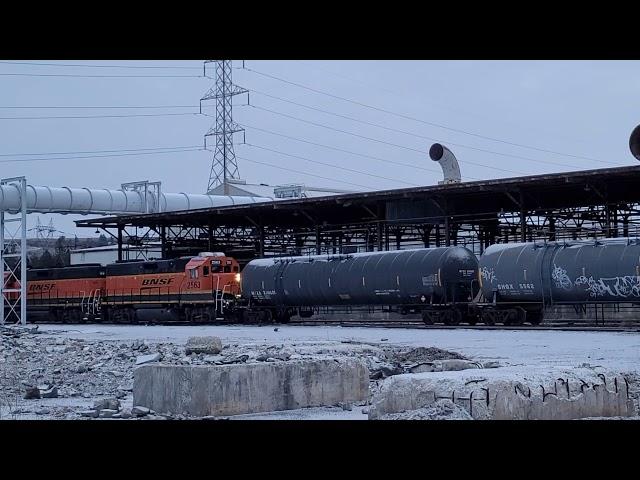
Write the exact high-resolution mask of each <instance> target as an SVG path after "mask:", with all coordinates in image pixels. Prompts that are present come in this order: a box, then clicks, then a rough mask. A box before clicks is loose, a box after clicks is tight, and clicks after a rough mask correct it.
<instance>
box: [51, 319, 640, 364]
mask: <svg viewBox="0 0 640 480" xmlns="http://www.w3.org/2000/svg"><path fill="white" fill-rule="evenodd" d="M276 328H277V331H275V329H276ZM40 329H41V330H43V331H49V332H51V333H53V334H58V333H61V331H64V336H65V337H68V338H81V339H84V340H124V341H130V340H147V341H149V342H171V343H175V344H184V343H186V341H187V339H188V338H189V337H191V336H196V335H198V336H199V335H214V336H217V337H220V338H221V339H222V341H223V342H225V343H227V344H228V343H238V344H252V343H260V344H274V345H276V344H292V343H300V342H310V343H318V342H345V341H350V342H354V343H372V344H376V345H386V344H396V345H405V346H411V347H437V348H441V349H444V350H451V351H455V352H459V353H462V354H463V355H466V356H468V357H471V358H473V359H475V360H479V361H488V360H497V361H500V362H501V363H502V364H507V365H517V364H522V365H526V366H534V365H539V366H544V365H554V366H578V365H580V364H582V363H589V364H591V365H601V366H603V367H606V368H613V369H618V370H638V369H640V332H592V331H590V332H576V331H551V330H539V331H535V330H480V329H459V330H449V329H446V330H445V329H443V330H435V329H429V330H424V329H396V328H393V329H391V328H389V329H386V328H356V327H333V326H329V327H317V326H313V327H312V326H308V327H307V326H278V327H273V326H119V325H73V326H69V325H42V326H41V327H40Z"/></svg>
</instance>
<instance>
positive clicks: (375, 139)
mask: <svg viewBox="0 0 640 480" xmlns="http://www.w3.org/2000/svg"><path fill="white" fill-rule="evenodd" d="M250 106H251V107H253V108H257V109H259V110H264V111H266V112H270V113H274V114H276V115H281V116H283V117H287V118H291V119H294V120H298V121H299V122H303V123H308V124H310V125H315V126H317V127H322V128H326V129H328V130H333V131H335V132H340V133H344V134H347V135H352V136H354V137H358V138H362V139H365V140H371V141H372V142H377V143H382V144H385V145H389V146H392V147H397V148H402V149H405V150H410V151H413V152H417V153H420V154H421V155H426V152H424V151H422V150H418V149H416V148H411V147H407V146H404V145H398V144H397V143H391V142H385V141H384V140H379V139H377V138H371V137H366V136H364V135H359V134H357V133H353V132H348V131H346V130H340V129H338V128H333V127H330V126H328V125H324V124H321V123H315V122H310V121H308V120H304V119H302V118H298V117H294V116H293V115H287V114H286V113H281V112H276V111H274V110H269V109H268V108H264V107H258V106H256V105H250ZM460 161H461V162H464V163H468V164H470V165H477V166H480V167H485V168H491V169H493V170H499V171H502V172H507V173H515V174H517V175H526V173H524V172H518V171H515V170H507V169H505V168H500V167H493V166H491V165H484V164H482V163H478V162H472V161H470V160H460Z"/></svg>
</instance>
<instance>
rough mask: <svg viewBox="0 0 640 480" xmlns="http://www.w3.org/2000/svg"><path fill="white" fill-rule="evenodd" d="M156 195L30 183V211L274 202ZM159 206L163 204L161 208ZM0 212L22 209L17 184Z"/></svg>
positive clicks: (7, 187) (4, 191) (3, 191)
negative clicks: (44, 185) (43, 185)
mask: <svg viewBox="0 0 640 480" xmlns="http://www.w3.org/2000/svg"><path fill="white" fill-rule="evenodd" d="M156 195H157V194H156V193H154V192H151V191H149V192H144V191H124V190H109V189H101V188H69V187H42V186H33V185H27V192H26V197H27V212H28V213H33V212H38V213H69V214H81V215H88V214H136V213H158V211H160V212H171V211H176V210H193V209H197V208H210V207H225V206H229V205H242V204H247V203H261V202H271V201H273V199H272V198H268V197H240V196H228V195H202V194H194V193H160V194H159V196H160V198H159V199H158V198H157V196H156ZM158 200H159V201H158ZM158 205H159V207H160V209H159V210H158ZM0 211H4V212H9V213H17V212H19V211H20V191H19V188H18V186H17V185H14V184H3V185H0Z"/></svg>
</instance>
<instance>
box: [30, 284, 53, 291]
mask: <svg viewBox="0 0 640 480" xmlns="http://www.w3.org/2000/svg"><path fill="white" fill-rule="evenodd" d="M55 286H56V284H55V283H40V284H38V283H36V284H31V285H29V291H30V292H48V291H49V290H53V288H54V287H55Z"/></svg>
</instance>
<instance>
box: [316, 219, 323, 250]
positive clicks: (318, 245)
mask: <svg viewBox="0 0 640 480" xmlns="http://www.w3.org/2000/svg"><path fill="white" fill-rule="evenodd" d="M321 253H322V244H321V242H320V226H319V225H316V255H320V254H321Z"/></svg>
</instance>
